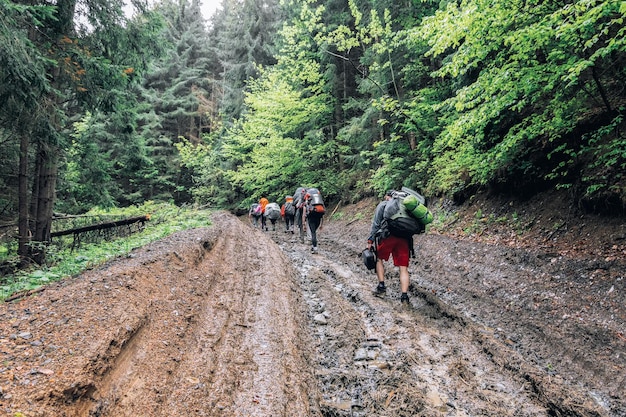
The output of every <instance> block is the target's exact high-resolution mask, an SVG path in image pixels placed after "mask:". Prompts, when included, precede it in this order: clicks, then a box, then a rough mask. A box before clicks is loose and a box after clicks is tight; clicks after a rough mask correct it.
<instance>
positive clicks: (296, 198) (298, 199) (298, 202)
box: [293, 187, 306, 243]
mask: <svg viewBox="0 0 626 417" xmlns="http://www.w3.org/2000/svg"><path fill="white" fill-rule="evenodd" d="M305 194H306V188H304V187H298V188H296V192H295V193H294V194H293V205H294V206H295V207H296V215H295V217H294V220H295V226H296V227H298V230H299V231H300V242H302V243H304V196H305Z"/></svg>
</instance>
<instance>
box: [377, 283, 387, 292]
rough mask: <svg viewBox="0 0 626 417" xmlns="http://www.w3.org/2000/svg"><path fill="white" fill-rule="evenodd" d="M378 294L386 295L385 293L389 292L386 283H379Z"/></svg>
mask: <svg viewBox="0 0 626 417" xmlns="http://www.w3.org/2000/svg"><path fill="white" fill-rule="evenodd" d="M376 292H377V293H378V294H384V293H385V292H387V287H385V283H384V282H379V283H378V286H377V287H376Z"/></svg>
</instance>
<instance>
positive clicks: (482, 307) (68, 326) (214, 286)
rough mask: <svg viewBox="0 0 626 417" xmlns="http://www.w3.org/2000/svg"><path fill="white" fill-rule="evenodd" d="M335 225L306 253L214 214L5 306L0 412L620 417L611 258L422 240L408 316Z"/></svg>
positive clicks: (342, 227) (349, 221) (358, 223)
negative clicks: (205, 222) (379, 290)
mask: <svg viewBox="0 0 626 417" xmlns="http://www.w3.org/2000/svg"><path fill="white" fill-rule="evenodd" d="M371 208H372V207H355V208H354V210H355V212H363V211H364V210H366V209H367V210H370V209H371ZM366 217H369V216H366ZM342 219H344V220H333V221H330V222H327V224H326V225H325V227H324V229H323V230H322V232H321V233H320V236H319V238H320V252H319V253H318V254H314V255H313V254H311V253H310V252H309V245H308V244H306V243H305V244H302V243H300V242H299V239H297V236H295V235H292V234H288V233H284V231H283V225H282V224H279V225H277V226H278V230H277V231H271V230H270V231H269V232H262V231H260V230H256V229H252V228H251V227H250V225H248V224H247V223H246V222H245V221H242V220H240V219H238V218H236V217H234V216H232V215H230V214H226V213H217V214H216V215H215V216H214V218H213V221H214V226H213V227H211V228H208V229H198V230H193V231H186V232H182V233H178V234H176V235H174V236H171V237H169V238H167V239H164V240H162V241H160V242H157V243H155V244H152V245H150V246H148V247H146V248H144V249H141V250H137V251H135V252H134V253H133V254H132V255H131V256H129V257H128V258H126V259H121V260H117V261H115V262H112V263H110V264H109V265H106V266H104V267H102V268H99V269H97V270H93V271H89V272H88V273H85V274H83V275H81V276H80V277H77V278H73V279H68V280H65V281H63V282H59V283H55V284H52V285H50V286H49V287H48V288H46V289H45V291H43V292H41V293H39V294H37V295H36V296H33V297H30V298H24V299H21V300H17V301H15V302H12V303H6V304H3V305H1V306H0V317H1V318H2V320H1V323H0V351H1V352H2V359H3V360H2V363H1V364H0V390H1V391H0V412H2V413H4V414H5V415H11V416H29V417H30V416H78V417H83V416H85V417H87V416H101V417H105V416H106V417H108V416H115V417H120V416H133V417H136V416H168V417H178V416H181V417H182V416H233V417H234V416H237V417H242V416H258V417H261V416H268V417H269V416H273V417H278V416H284V417H292V416H312V417H313V416H324V417H329V416H357V417H359V416H380V417H384V416H386V417H395V416H611V417H613V416H626V392H625V390H626V388H625V386H626V379H625V378H626V338H625V331H626V329H625V328H624V326H625V323H626V314H625V313H626V307H625V301H626V300H625V296H624V294H625V293H626V292H625V290H626V288H625V280H626V276H625V271H626V266H625V264H624V262H623V260H621V259H611V260H601V261H598V260H597V259H596V258H593V259H588V260H585V259H579V258H577V259H573V258H572V259H570V258H567V257H563V256H560V255H558V254H554V253H545V252H541V251H533V250H526V249H512V248H510V247H506V246H502V245H487V244H483V243H477V242H470V241H465V240H459V239H455V238H452V237H445V236H441V235H436V234H431V235H427V236H421V237H419V238H417V239H416V252H417V259H416V260H413V261H412V264H411V267H410V272H411V276H412V286H411V291H410V295H411V303H410V306H402V305H401V304H400V302H399V283H398V275H397V271H394V270H393V268H391V267H389V266H388V268H387V269H388V277H387V285H388V290H387V295H386V296H384V297H382V298H381V297H378V296H376V295H374V294H373V292H372V290H373V289H374V287H375V283H376V279H375V276H374V274H373V273H372V272H370V271H367V270H366V269H365V267H364V265H363V264H362V262H361V260H360V258H359V254H360V251H361V250H362V249H363V247H364V246H363V244H364V239H365V238H366V236H367V231H368V227H369V221H368V219H364V220H357V219H358V217H352V216H351V214H350V213H346V214H345V215H344V216H343V217H342ZM18 413H21V414H18Z"/></svg>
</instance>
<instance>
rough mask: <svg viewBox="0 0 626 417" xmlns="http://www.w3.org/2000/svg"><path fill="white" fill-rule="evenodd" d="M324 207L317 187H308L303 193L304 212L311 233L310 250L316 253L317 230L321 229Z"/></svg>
mask: <svg viewBox="0 0 626 417" xmlns="http://www.w3.org/2000/svg"><path fill="white" fill-rule="evenodd" d="M325 212H326V207H325V206H324V200H322V195H321V194H320V192H319V190H318V189H317V188H309V189H307V190H306V194H305V195H304V214H305V217H306V222H307V226H308V228H309V232H310V233H311V252H312V253H317V250H318V249H317V232H318V231H321V230H322V226H323V224H324V213H325Z"/></svg>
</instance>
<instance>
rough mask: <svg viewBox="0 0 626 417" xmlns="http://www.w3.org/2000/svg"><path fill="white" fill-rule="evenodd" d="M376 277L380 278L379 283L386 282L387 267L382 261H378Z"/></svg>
mask: <svg viewBox="0 0 626 417" xmlns="http://www.w3.org/2000/svg"><path fill="white" fill-rule="evenodd" d="M376 276H377V277H378V282H385V265H384V264H383V260H382V259H377V260H376Z"/></svg>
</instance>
